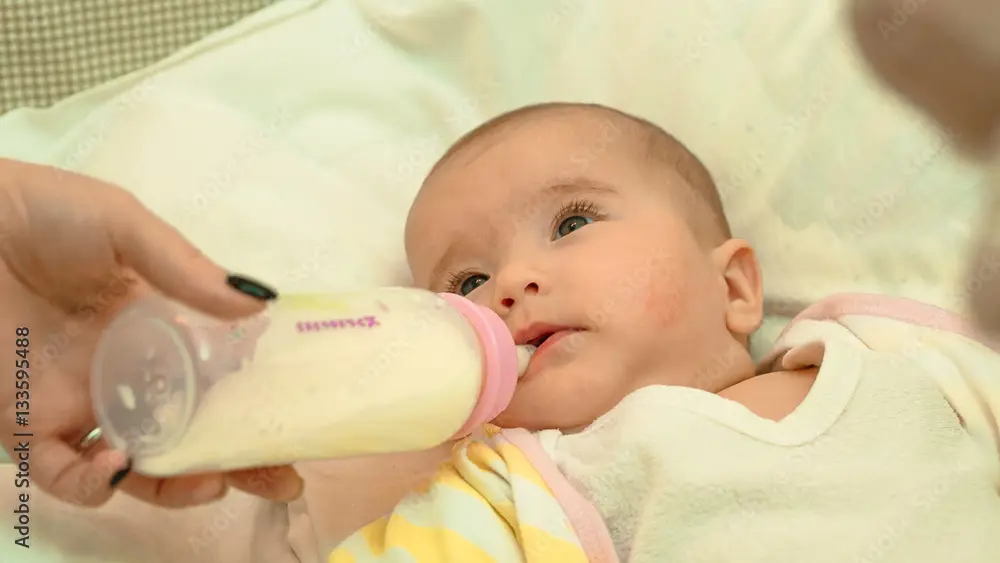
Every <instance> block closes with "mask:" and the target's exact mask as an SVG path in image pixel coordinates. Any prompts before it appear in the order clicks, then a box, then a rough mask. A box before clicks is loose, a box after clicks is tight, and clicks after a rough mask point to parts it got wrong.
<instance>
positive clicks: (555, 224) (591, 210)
mask: <svg viewBox="0 0 1000 563" xmlns="http://www.w3.org/2000/svg"><path fill="white" fill-rule="evenodd" d="M574 215H583V216H586V217H590V218H591V219H593V220H595V221H602V220H604V219H607V218H608V215H607V213H605V212H604V211H602V210H601V208H600V207H599V206H598V205H597V204H596V203H594V202H592V201H588V200H585V199H575V200H573V201H571V202H569V203H567V204H566V205H564V206H562V209H560V210H559V213H556V215H555V217H553V218H552V225H551V226H550V229H551V230H553V231H554V230H556V229H558V228H559V224H560V223H562V222H563V221H564V220H566V219H568V218H569V217H572V216H574Z"/></svg>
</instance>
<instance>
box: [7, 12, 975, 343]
mask: <svg viewBox="0 0 1000 563" xmlns="http://www.w3.org/2000/svg"><path fill="white" fill-rule="evenodd" d="M278 4H281V6H280V7H278V6H276V7H274V8H272V9H271V10H270V11H265V12H263V13H261V14H258V15H256V16H254V17H253V18H251V19H250V20H249V21H247V22H244V23H243V24H241V25H238V26H236V27H234V28H232V29H230V30H227V31H226V32H224V33H222V34H220V35H219V36H218V37H215V38H211V39H209V40H206V41H205V42H203V44H202V45H201V46H197V47H195V48H193V49H191V50H189V52H186V53H183V54H181V55H179V56H177V57H174V58H172V59H171V60H168V61H166V62H164V63H162V64H160V65H157V66H156V67H154V68H153V69H149V70H147V71H144V72H141V73H137V74H135V75H133V76H131V77H127V78H126V79H122V80H119V81H117V82H115V83H113V84H110V85H107V86H104V87H103V88H99V89H96V90H94V91H92V92H88V93H85V94H82V95H80V96H78V97H76V98H74V99H71V100H68V101H66V102H64V103H62V104H60V105H58V106H56V107H54V108H51V109H49V110H46V111H22V112H14V113H12V114H8V115H6V116H3V118H0V154H5V155H9V156H20V157H23V158H28V159H33V160H41V161H46V162H53V163H59V164H63V165H66V166H69V167H74V168H78V169H82V170H84V171H88V172H91V173H93V174H96V175H98V176H101V177H105V178H108V179H111V180H116V181H119V182H120V183H122V184H124V185H125V186H126V187H128V188H129V189H132V190H134V191H136V192H137V193H138V194H139V195H140V197H142V198H143V199H144V200H146V201H147V202H148V203H149V204H150V205H151V206H152V207H153V208H154V209H156V210H157V211H159V212H161V213H162V214H163V215H165V216H166V217H168V218H169V219H171V220H173V221H175V222H177V223H178V224H179V225H180V226H181V227H182V229H183V230H184V231H185V232H187V233H188V234H189V235H190V236H192V237H193V238H194V239H195V240H196V241H197V242H198V243H199V244H201V245H203V246H205V247H206V249H207V250H208V251H209V253H210V254H211V255H212V256H215V257H216V258H218V259H219V260H221V261H223V262H225V263H226V264H228V265H231V266H232V267H233V268H238V269H244V270H247V271H248V272H249V273H251V274H253V275H258V276H260V277H262V278H264V279H267V280H269V281H271V282H272V283H278V284H283V285H285V286H288V287H296V288H298V287H302V288H307V287H308V288H315V289H318V288H329V289H335V288H340V287H345V286H353V285H363V284H372V283H383V284H384V283H399V282H401V280H404V279H405V278H406V274H405V268H403V266H402V255H401V244H400V240H399V239H400V236H399V234H400V225H401V223H402V220H403V217H404V214H405V211H406V208H407V206H408V204H409V201H410V199H411V198H412V195H413V193H414V190H415V189H416V188H417V186H418V185H419V181H420V179H421V178H422V177H423V175H424V174H425V173H426V171H427V170H428V169H429V167H430V166H431V164H432V163H433V162H434V160H435V159H436V158H437V157H438V156H439V155H440V154H441V153H442V152H443V150H444V149H445V148H446V147H447V145H448V144H449V143H450V142H451V141H453V140H454V139H455V138H457V137H458V136H459V135H460V134H461V133H463V132H465V131H467V130H468V129H470V128H472V127H474V126H475V125H477V124H478V123H480V122H481V121H483V120H485V119H486V118H488V117H490V116H492V115H495V114H497V113H500V112H502V111H504V110H507V109H511V108H514V107H518V106H521V105H524V104H527V103H533V102H539V101H547V100H581V101H597V102H602V103H606V104H609V105H613V106H616V107H619V108H621V109H624V110H626V111H631V112H634V113H637V114H640V115H642V116H644V117H647V118H650V119H652V120H653V121H655V122H657V123H659V124H661V125H662V126H664V127H665V128H667V129H668V130H670V131H671V132H673V133H675V134H676V135H677V136H678V137H680V138H681V139H682V140H683V141H685V142H686V143H687V144H688V145H689V146H690V147H691V148H692V149H693V150H694V151H695V152H696V153H697V154H699V155H700V156H701V157H702V159H703V160H704V161H705V162H706V164H707V165H708V166H709V168H710V169H711V170H712V171H713V173H714V175H715V177H716V180H717V182H718V184H719V186H720V189H721V191H722V192H723V196H724V201H725V203H726V207H727V211H728V215H729V217H730V220H731V222H732V224H733V227H734V229H735V231H736V233H737V234H738V235H741V236H744V237H746V238H748V239H750V240H751V241H752V242H753V243H754V245H755V246H756V248H757V250H758V255H759V258H760V261H761V264H762V266H763V269H764V275H765V280H766V295H767V297H768V303H769V309H768V311H769V313H771V316H772V317H773V318H772V319H770V322H769V324H768V325H767V326H766V327H765V329H764V330H762V331H761V334H760V335H759V337H758V338H757V339H756V340H755V352H759V351H760V350H761V349H762V348H766V346H768V345H769V342H770V340H771V338H772V337H773V333H774V331H775V330H776V329H777V328H780V326H781V324H782V323H783V322H784V320H785V318H784V314H786V313H788V312H789V311H791V312H794V310H795V309H796V308H798V307H799V306H801V304H803V303H806V302H809V301H812V300H815V299H817V298H820V297H822V296H824V295H826V294H829V293H832V292H841V291H880V292H887V293H894V294H902V295H906V296H910V297H915V298H918V299H923V300H926V301H930V302H932V303H936V304H939V305H943V306H946V307H951V308H957V307H960V306H961V304H962V298H963V296H964V291H962V290H961V287H960V285H959V283H960V273H961V267H960V265H961V263H962V261H963V260H964V259H965V254H966V253H965V251H964V249H965V245H966V241H967V238H968V224H969V219H970V217H971V216H972V214H973V212H974V210H975V208H976V207H977V205H979V202H980V196H979V194H978V191H977V189H976V185H977V183H978V182H979V175H978V173H977V172H975V171H973V170H971V169H969V168H967V167H965V166H964V165H963V164H962V163H961V162H959V161H958V160H957V159H956V158H954V157H953V156H952V155H951V153H950V152H949V151H948V148H947V146H946V145H945V142H944V140H942V139H941V138H939V136H938V135H937V134H936V133H935V132H934V131H933V130H932V129H931V128H930V127H929V126H928V124H926V123H925V122H923V121H922V120H921V119H919V118H917V117H916V116H915V114H914V113H913V112H911V111H909V110H908V109H904V108H901V107H900V106H899V104H897V103H896V102H895V100H894V99H893V98H890V97H889V96H888V95H885V94H882V93H881V92H879V91H877V90H876V89H875V87H874V86H873V81H872V80H871V79H870V78H869V77H868V76H867V74H866V71H865V69H864V68H863V67H862V66H861V65H860V63H859V61H858V60H857V58H856V55H855V53H854V52H853V49H852V47H851V45H850V43H849V41H848V40H847V34H846V32H845V30H844V29H843V27H842V26H841V19H840V14H839V10H840V7H841V3H840V2H839V1H836V0H823V1H820V2H810V3H802V2H797V1H795V0H755V1H753V2H751V1H750V0H714V1H704V0H698V1H695V0H689V1H685V2H671V3H669V4H664V3H662V2H658V1H655V0H641V1H640V0H633V1H630V2H627V3H609V2H601V1H589V2H573V3H543V2H532V1H530V0H511V1H508V2H504V3H490V4H484V3H480V2H473V1H471V0H466V1H456V0H414V1H412V2H409V3H406V4H399V3H398V2H393V1H389V0H357V1H355V2H343V1H341V2H316V1H308V2H305V1H304V2H289V3H278ZM149 77H152V79H151V81H150V82H149V83H147V84H145V85H143V84H142V83H141V82H140V80H142V79H144V78H149ZM137 84H138V87H136V85H137ZM129 87H133V88H134V90H133V91H131V92H128V91H126V90H127V88H129ZM122 92H124V94H122ZM116 94H119V95H120V97H119V99H118V100H119V101H117V102H109V100H110V99H111V97H112V96H114V95H116ZM92 108H101V109H102V111H99V112H96V113H95V114H93V115H91V116H90V119H89V120H82V121H81V116H82V115H86V113H87V111H88V110H90V109H92ZM225 108H228V109H225ZM102 113H103V114H102ZM241 131H244V132H241ZM268 131H270V133H267V132H268ZM244 136H245V137H246V139H245V140H244ZM95 139H96V141H95ZM255 139H256V140H255ZM247 143H249V144H251V145H254V147H257V148H256V149H252V150H251V151H250V153H251V155H252V156H249V157H245V158H244V157H240V156H238V155H237V156H233V155H234V154H235V153H238V152H239V151H240V150H241V149H240V148H239V147H241V146H244V145H246V144H247ZM229 145H232V146H229ZM254 151H257V152H254ZM257 155H261V156H259V157H258V156H257ZM234 159H235V160H236V161H239V162H240V163H241V165H234V164H232V162H233V161H234ZM227 163H228V164H227ZM227 166H229V167H232V168H234V169H235V168H239V167H240V166H245V167H244V168H243V169H242V172H241V173H239V174H238V177H236V179H234V180H231V181H229V183H228V187H226V188H224V189H220V190H219V191H217V192H216V193H217V195H215V196H211V197H209V198H208V199H209V200H211V201H209V203H208V204H206V207H205V208H204V211H200V212H198V213H195V214H190V213H188V212H187V211H185V209H190V208H192V207H193V206H195V205H196V204H195V203H194V201H196V200H195V199H193V198H195V197H197V193H198V191H199V190H202V191H207V192H211V191H212V190H213V189H215V188H211V187H202V188H199V187H197V184H199V183H202V182H205V181H207V180H206V178H208V177H209V176H210V175H211V174H212V173H213V171H214V170H218V169H224V168H226V167H227ZM168 188H169V189H168Z"/></svg>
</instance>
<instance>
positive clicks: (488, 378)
mask: <svg viewBox="0 0 1000 563" xmlns="http://www.w3.org/2000/svg"><path fill="white" fill-rule="evenodd" d="M438 295H439V296H441V298H443V299H444V300H445V301H447V302H448V304H449V305H451V306H452V307H454V308H455V309H456V310H458V312H460V313H461V314H462V316H464V317H465V319H466V320H468V321H469V324H470V325H472V328H473V330H475V331H476V336H478V337H479V342H480V344H481V345H482V350H483V364H484V365H483V383H482V387H481V388H480V391H479V399H478V400H477V401H476V406H475V407H473V409H472V414H470V415H469V418H468V419H467V420H466V421H465V424H463V425H462V427H461V428H460V429H459V430H458V431H457V432H456V433H455V435H454V436H452V439H455V438H462V437H464V436H467V435H469V434H470V433H471V432H472V431H473V430H475V429H476V428H478V427H479V426H481V425H483V424H485V423H487V422H489V421H491V420H493V419H494V418H496V417H497V416H499V415H500V413H501V412H503V410H504V409H506V408H507V405H509V404H510V401H511V399H512V398H513V397H514V389H515V388H516V387H517V349H516V348H515V346H514V338H513V337H512V336H511V334H510V330H508V329H507V325H506V324H505V323H504V322H503V319H501V318H500V317H499V316H498V315H497V314H496V313H494V312H493V310H492V309H490V308H489V307H483V306H482V305H477V304H476V303H473V302H472V301H470V300H468V299H466V298H464V297H462V296H460V295H456V294H454V293H439V294H438Z"/></svg>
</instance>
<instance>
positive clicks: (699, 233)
mask: <svg viewBox="0 0 1000 563" xmlns="http://www.w3.org/2000/svg"><path fill="white" fill-rule="evenodd" d="M574 111H575V112H583V113H593V114H602V115H604V116H606V117H609V118H611V119H613V120H616V121H618V122H619V123H621V124H624V125H626V126H629V125H630V126H631V127H629V128H630V129H633V130H634V131H635V135H634V136H633V140H636V141H638V142H639V143H640V146H642V147H644V148H645V151H646V157H647V159H648V160H649V161H650V162H652V163H653V164H655V165H663V166H666V167H668V168H669V169H671V170H674V171H675V172H676V173H677V174H678V175H679V176H680V177H681V178H682V179H683V180H684V181H685V183H686V184H687V187H688V188H689V189H688V190H685V192H686V193H685V194H683V195H684V196H693V197H686V198H685V201H683V202H681V203H682V205H684V206H685V207H687V211H688V215H689V218H690V222H691V228H692V229H693V230H694V232H695V236H696V237H697V238H698V240H699V241H700V242H702V243H703V244H705V245H710V246H716V245H718V244H721V243H723V242H725V241H726V240H728V239H730V238H732V231H731V229H730V227H729V221H728V219H727V218H726V214H725V210H724V209H723V206H722V199H721V198H720V197H719V191H718V189H717V188H716V186H715V182H714V181H713V180H712V175H711V173H710V172H709V171H708V169H707V168H706V167H705V165H704V164H702V162H701V161H700V160H699V159H698V157H697V156H695V154H694V153H693V152H691V150H690V149H688V148H687V147H686V146H684V144H683V143H681V142H680V141H679V140H677V138H675V137H674V136H673V135H671V134H670V133H667V132H666V131H664V130H663V128H662V127H660V126H658V125H656V124H655V123H652V122H650V121H648V120H646V119H643V118H641V117H637V116H635V115H631V114H628V113H625V112H623V111H620V110H617V109H614V108H610V107H607V106H603V105H600V104H590V103H576V102H547V103H542V104H535V105H529V106H524V107H521V108H518V109H515V110H512V111H509V112H507V113H503V114H501V115H498V116H496V117H494V118H492V119H490V120H489V121H487V122H485V123H483V124H482V125H480V126H479V127H476V128H475V129H473V130H472V131H470V132H468V133H466V134H465V135H463V136H462V137H461V138H460V139H458V141H456V142H455V144H453V145H452V146H451V147H450V148H449V149H448V150H447V151H446V152H445V154H444V156H442V157H441V159H440V160H438V162H437V164H435V165H434V168H433V169H432V170H431V174H433V173H434V171H435V170H437V169H438V168H440V167H441V166H442V165H443V164H444V163H445V162H447V161H449V160H450V159H451V158H452V157H454V156H455V155H456V154H458V153H459V152H461V151H462V150H464V149H467V148H469V147H470V146H471V145H472V144H473V143H474V142H476V141H478V140H482V139H484V138H485V137H488V136H491V135H493V134H495V133H499V132H501V131H503V130H504V129H506V128H507V127H510V126H513V125H517V124H518V123H520V122H521V121H522V120H523V119H527V118H529V117H537V116H541V115H545V114H550V113H557V112H574Z"/></svg>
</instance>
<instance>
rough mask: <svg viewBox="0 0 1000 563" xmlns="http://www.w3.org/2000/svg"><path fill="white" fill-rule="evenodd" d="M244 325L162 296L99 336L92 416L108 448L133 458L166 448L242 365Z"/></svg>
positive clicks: (131, 309) (136, 306)
mask: <svg viewBox="0 0 1000 563" xmlns="http://www.w3.org/2000/svg"><path fill="white" fill-rule="evenodd" d="M246 324H247V323H243V324H241V325H237V324H235V323H230V322H226V321H222V320H219V319H215V318H212V317H208V316H207V315H204V314H202V313H199V312H197V311H194V310H192V309H190V308H188V307H185V306H184V305H181V304H180V303H177V302H174V301H171V300H168V299H165V298H163V297H153V298H146V299H140V300H137V301H135V302H133V303H132V304H130V305H129V306H128V307H127V308H126V309H125V310H124V311H122V312H121V313H120V314H119V315H118V316H117V317H116V318H115V319H114V320H113V321H112V322H111V324H110V325H109V326H108V327H107V329H105V331H104V333H103V334H102V336H101V339H100V341H99V342H98V345H97V350H96V352H95V354H94V361H93V366H92V375H91V397H92V400H93V405H94V413H95V416H96V418H97V422H98V424H99V425H100V427H101V431H102V432H103V435H104V437H105V439H106V440H107V441H108V443H109V444H110V445H111V446H112V447H113V448H115V449H118V450H122V451H124V452H126V453H128V454H129V455H131V456H134V457H143V456H148V455H156V454H159V453H162V452H165V451H168V450H170V449H171V448H172V447H174V446H175V445H176V444H177V442H178V441H179V440H180V439H181V438H182V437H183V435H184V432H185V431H186V430H187V428H188V424H189V423H190V421H191V417H192V415H193V414H194V411H195V409H196V408H197V406H198V405H197V403H198V401H199V400H200V397H201V396H202V395H203V392H204V390H206V389H207V388H208V387H210V386H211V385H212V384H213V383H214V381H216V380H217V379H218V378H219V377H221V376H223V375H225V374H228V373H232V372H233V371H236V370H238V369H240V367H241V365H242V362H243V361H244V359H246V357H247V354H246V350H245V348H246V347H245V346H241V345H240V341H241V339H242V336H243V335H244V334H245V333H246V332H247V331H246V330H244V329H242V328H238V327H241V326H243V327H245V326H246ZM251 324H252V323H251ZM264 325H265V326H266V319H265V320H264ZM234 329H236V330H234ZM234 334H238V335H239V336H240V338H236V339H234V338H233V335H234ZM258 335H259V333H258V334H255V335H253V336H254V337H256V336H258ZM253 340H256V338H253Z"/></svg>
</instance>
